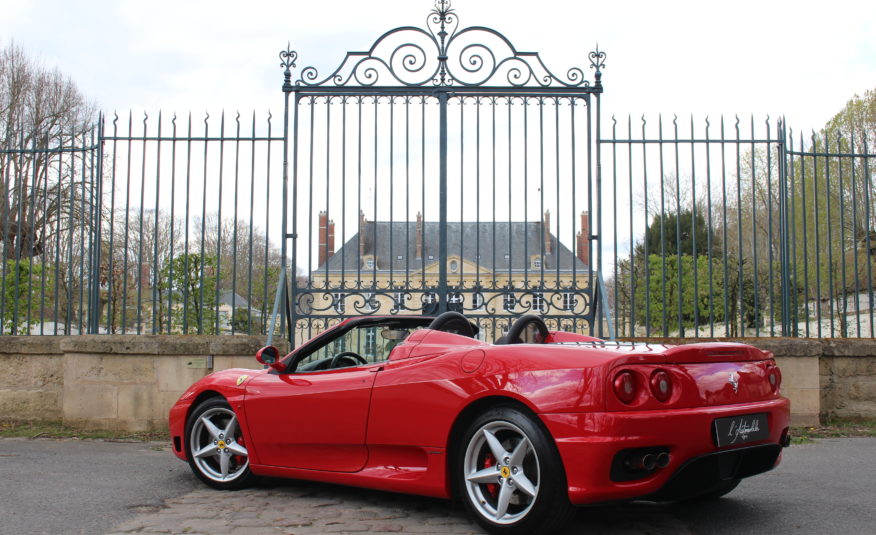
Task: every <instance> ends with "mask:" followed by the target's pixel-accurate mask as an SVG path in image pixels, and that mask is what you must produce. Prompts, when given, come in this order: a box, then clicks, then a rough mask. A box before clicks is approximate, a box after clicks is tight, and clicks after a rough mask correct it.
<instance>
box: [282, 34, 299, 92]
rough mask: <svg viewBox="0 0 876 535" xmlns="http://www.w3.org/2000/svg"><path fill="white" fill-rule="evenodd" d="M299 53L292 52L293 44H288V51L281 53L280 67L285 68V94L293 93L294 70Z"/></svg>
mask: <svg viewBox="0 0 876 535" xmlns="http://www.w3.org/2000/svg"><path fill="white" fill-rule="evenodd" d="M297 59H298V52H296V51H294V50H292V44H291V43H288V42H287V43H286V50H283V51H281V52H280V67H283V68H284V70H283V92H284V93H289V92H290V91H292V69H294V68H295V67H296V65H295V60H297Z"/></svg>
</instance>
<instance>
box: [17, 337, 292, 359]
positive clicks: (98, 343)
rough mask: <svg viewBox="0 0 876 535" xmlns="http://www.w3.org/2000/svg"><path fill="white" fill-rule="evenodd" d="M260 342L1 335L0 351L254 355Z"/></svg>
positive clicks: (262, 341) (281, 342)
mask: <svg viewBox="0 0 876 535" xmlns="http://www.w3.org/2000/svg"><path fill="white" fill-rule="evenodd" d="M264 345H265V337H264V336H247V335H236V336H230V335H166V334H165V335H162V334H140V335H137V334H123V335H115V334H110V335H107V334H95V335H79V336H3V337H0V354H19V355H20V354H32V355H33V354H39V355H60V354H64V353H79V354H115V355H255V353H256V351H258V350H259V348H261V347H263V346H264ZM274 345H276V346H277V348H278V349H280V352H281V353H283V352H284V351H287V350H288V344H287V343H286V341H285V340H275V341H274Z"/></svg>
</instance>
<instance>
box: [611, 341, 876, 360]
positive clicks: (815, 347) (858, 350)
mask: <svg viewBox="0 0 876 535" xmlns="http://www.w3.org/2000/svg"><path fill="white" fill-rule="evenodd" d="M618 341H621V342H636V343H647V344H665V345H686V344H695V343H700V342H739V343H742V344H748V345H751V346H754V347H757V348H759V349H763V350H766V351H772V352H773V353H774V354H775V355H776V356H779V357H821V356H829V357H874V356H876V339H874V338H791V337H784V338H783V337H770V338H766V337H763V338H754V337H751V338H658V337H651V338H635V339H632V338H619V339H618Z"/></svg>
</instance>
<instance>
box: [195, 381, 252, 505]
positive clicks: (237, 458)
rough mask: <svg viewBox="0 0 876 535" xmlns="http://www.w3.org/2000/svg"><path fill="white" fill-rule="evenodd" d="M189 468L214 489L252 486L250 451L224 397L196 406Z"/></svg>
mask: <svg viewBox="0 0 876 535" xmlns="http://www.w3.org/2000/svg"><path fill="white" fill-rule="evenodd" d="M186 437H187V440H186V449H187V450H188V451H187V453H188V458H189V466H191V468H192V471H193V472H194V473H195V475H196V476H198V478H200V479H201V481H203V482H204V483H206V484H207V485H210V486H211V487H213V488H217V489H222V490H233V489H239V488H241V487H244V486H246V485H247V484H249V483H250V482H251V481H252V479H253V477H254V476H253V474H252V472H250V470H249V452H248V451H247V449H246V444H245V441H244V437H243V433H242V432H241V430H240V426H239V425H238V423H237V415H236V414H234V411H233V410H232V409H231V405H229V404H228V402H227V401H225V399H223V398H218V397H216V398H210V399H207V400H205V401H203V402H202V403H201V404H200V405H198V406H197V407H195V409H194V410H193V411H192V413H191V415H189V419H188V422H187V424H186Z"/></svg>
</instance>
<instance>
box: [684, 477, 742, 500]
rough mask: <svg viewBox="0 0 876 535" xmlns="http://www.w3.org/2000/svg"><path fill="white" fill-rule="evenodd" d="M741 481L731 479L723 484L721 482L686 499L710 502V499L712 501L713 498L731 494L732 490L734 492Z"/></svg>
mask: <svg viewBox="0 0 876 535" xmlns="http://www.w3.org/2000/svg"><path fill="white" fill-rule="evenodd" d="M740 481H742V480H741V479H731V480H730V481H724V482H722V483H721V484H719V485H718V486H716V487H714V488H712V489H711V490H709V491H707V492H704V493H702V494H697V495H696V496H693V497H692V498H689V499H688V500H686V501H690V502H708V501H712V500H717V499H719V498H722V497H724V496H726V495H728V494H730V493H731V492H733V489H735V488H736V487H738V486H739V482H740Z"/></svg>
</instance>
